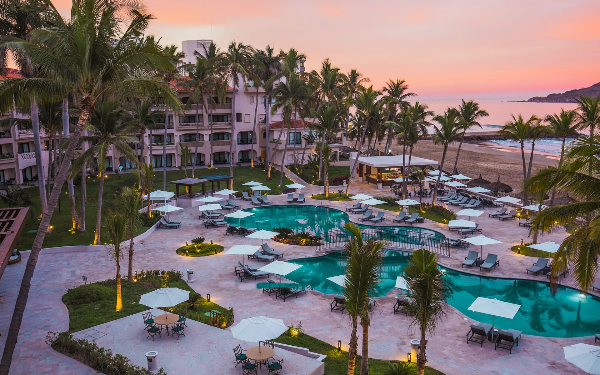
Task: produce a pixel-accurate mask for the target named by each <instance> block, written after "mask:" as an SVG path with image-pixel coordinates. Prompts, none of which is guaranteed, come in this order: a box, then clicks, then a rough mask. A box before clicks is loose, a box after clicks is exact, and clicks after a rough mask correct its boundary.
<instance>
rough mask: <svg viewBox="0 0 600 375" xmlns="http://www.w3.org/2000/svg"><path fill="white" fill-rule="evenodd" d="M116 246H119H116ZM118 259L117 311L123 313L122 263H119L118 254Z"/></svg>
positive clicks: (117, 257)
mask: <svg viewBox="0 0 600 375" xmlns="http://www.w3.org/2000/svg"><path fill="white" fill-rule="evenodd" d="M115 246H119V245H118V244H115ZM116 255H117V256H116V259H117V277H116V278H115V281H116V283H117V305H116V306H115V310H117V311H121V310H122V309H123V298H122V296H121V262H120V261H119V256H118V255H119V254H118V253H117V254H116Z"/></svg>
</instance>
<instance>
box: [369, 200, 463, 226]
mask: <svg viewBox="0 0 600 375" xmlns="http://www.w3.org/2000/svg"><path fill="white" fill-rule="evenodd" d="M375 207H377V208H381V209H383V210H388V211H393V212H400V211H401V210H402V209H403V207H400V206H399V205H397V204H395V203H394V204H389V203H387V204H380V205H377V206H375ZM436 210H440V212H444V214H440V212H437V211H436ZM447 211H448V212H445V211H442V210H441V208H440V209H432V208H429V207H425V206H423V209H420V208H419V206H411V207H409V208H408V212H409V213H410V214H412V213H414V212H418V213H419V216H420V217H424V218H425V219H428V220H431V221H435V222H436V223H442V224H448V221H449V220H454V219H456V215H454V214H453V213H451V212H450V211H449V210H447Z"/></svg>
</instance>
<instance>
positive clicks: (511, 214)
mask: <svg viewBox="0 0 600 375" xmlns="http://www.w3.org/2000/svg"><path fill="white" fill-rule="evenodd" d="M516 216H517V211H515V210H512V211H510V212H509V213H508V214H504V215H499V216H498V219H500V220H502V221H504V220H513V219H514V218H515V217H516Z"/></svg>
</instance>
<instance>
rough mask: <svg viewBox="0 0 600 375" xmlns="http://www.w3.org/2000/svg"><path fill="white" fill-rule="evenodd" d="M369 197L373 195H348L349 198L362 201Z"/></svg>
mask: <svg viewBox="0 0 600 375" xmlns="http://www.w3.org/2000/svg"><path fill="white" fill-rule="evenodd" d="M371 198H373V197H372V196H371V195H367V194H357V195H354V196H352V197H350V199H357V200H361V201H364V200H366V199H371Z"/></svg>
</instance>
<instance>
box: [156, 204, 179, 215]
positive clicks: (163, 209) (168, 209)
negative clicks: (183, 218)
mask: <svg viewBox="0 0 600 375" xmlns="http://www.w3.org/2000/svg"><path fill="white" fill-rule="evenodd" d="M181 210H183V208H181V207H177V206H172V205H170V204H167V205H164V206H160V207H157V208H155V209H154V210H153V211H158V212H163V213H165V214H168V213H169V212H175V211H181Z"/></svg>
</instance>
